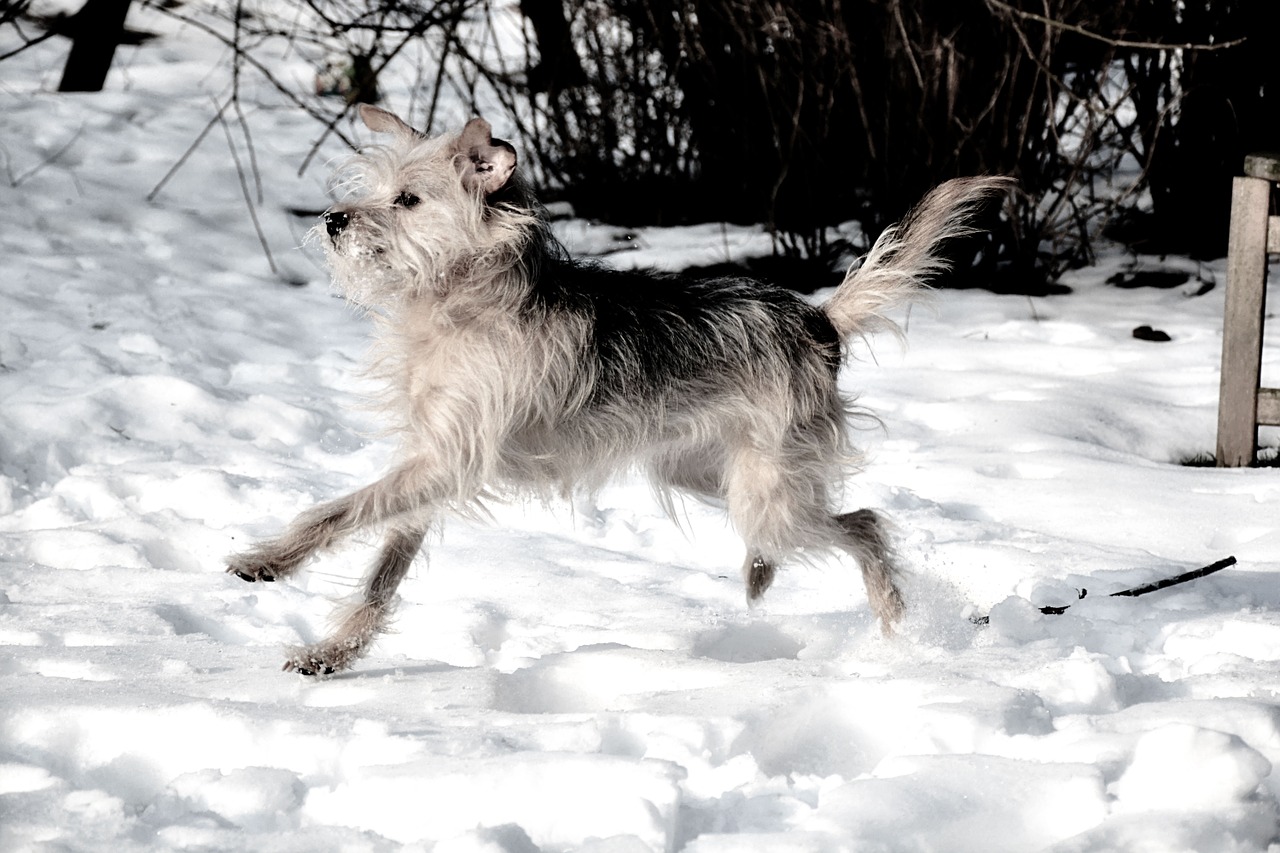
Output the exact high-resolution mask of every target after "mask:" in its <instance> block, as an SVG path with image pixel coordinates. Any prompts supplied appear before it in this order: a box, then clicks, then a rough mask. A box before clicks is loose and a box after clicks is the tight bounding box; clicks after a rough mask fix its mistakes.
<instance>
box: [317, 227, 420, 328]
mask: <svg viewBox="0 0 1280 853" xmlns="http://www.w3.org/2000/svg"><path fill="white" fill-rule="evenodd" d="M308 242H316V243H319V244H320V245H321V246H322V247H323V249H324V253H325V259H326V261H327V262H328V266H329V272H330V275H331V277H332V284H333V287H334V289H335V290H336V291H337V292H338V293H339V294H341V295H342V297H343V298H344V299H346V300H347V301H348V302H351V303H352V304H354V305H356V306H358V307H360V308H364V309H378V308H387V307H391V306H393V305H396V304H398V303H400V302H402V301H403V300H404V299H405V298H407V297H409V296H412V295H413V294H414V293H415V292H416V291H417V289H418V288H417V287H415V281H416V279H417V278H418V276H417V275H415V272H414V270H413V269H412V268H410V267H407V266H404V265H403V264H402V263H399V262H402V261H403V260H404V258H403V256H402V255H399V254H396V253H394V252H392V251H390V250H389V248H388V247H387V246H386V244H385V241H384V239H383V238H382V237H380V236H379V234H378V232H377V229H373V228H369V227H367V226H364V225H363V224H355V223H353V224H352V225H351V226H349V227H348V228H346V229H344V230H343V231H342V232H341V233H339V234H337V235H334V236H330V235H329V234H328V233H327V229H326V228H325V226H324V225H323V224H321V225H317V226H316V227H315V228H313V229H311V231H310V232H309V234H308Z"/></svg>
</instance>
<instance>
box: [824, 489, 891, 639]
mask: <svg viewBox="0 0 1280 853" xmlns="http://www.w3.org/2000/svg"><path fill="white" fill-rule="evenodd" d="M835 520H836V523H837V524H838V525H839V526H840V529H841V533H842V535H841V537H840V539H839V542H838V544H839V545H840V547H841V548H843V549H844V550H846V551H848V552H849V554H851V555H852V556H853V558H854V559H855V560H857V561H858V565H859V566H860V567H861V568H862V581H863V583H864V584H865V585H866V588H867V600H868V601H870V603H871V611H872V612H873V613H875V615H876V616H877V617H878V618H879V619H880V629H881V630H882V631H884V633H886V634H891V633H892V632H893V623H894V622H895V621H897V619H898V617H900V616H901V615H902V608H903V603H902V593H901V591H900V590H899V589H898V584H897V577H896V576H897V568H896V567H895V566H894V561H893V553H892V547H891V545H890V540H889V533H888V531H887V530H886V527H885V521H884V519H882V518H881V517H880V516H879V514H877V513H876V512H874V511H873V510H869V509H860V510H858V511H857V512H849V513H845V514H843V515H838V516H836V518H835Z"/></svg>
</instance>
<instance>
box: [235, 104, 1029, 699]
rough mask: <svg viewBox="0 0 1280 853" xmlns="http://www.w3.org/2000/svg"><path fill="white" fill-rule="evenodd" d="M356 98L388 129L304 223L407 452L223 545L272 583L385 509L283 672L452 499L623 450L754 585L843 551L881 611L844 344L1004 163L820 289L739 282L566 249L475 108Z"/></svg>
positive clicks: (585, 467) (618, 458) (370, 608)
mask: <svg viewBox="0 0 1280 853" xmlns="http://www.w3.org/2000/svg"><path fill="white" fill-rule="evenodd" d="M360 115H361V117H362V118H363V120H364V122H365V124H366V125H368V127H369V128H370V129H371V130H373V131H376V132H380V133H384V134H387V135H388V136H389V137H390V141H389V143H388V144H387V145H385V146H378V147H374V148H371V149H369V150H367V151H365V152H364V153H363V154H361V155H360V156H358V157H356V158H354V160H353V161H352V163H351V165H350V167H349V168H348V169H347V170H345V172H342V173H340V175H342V179H341V180H339V182H338V185H339V186H341V187H343V188H345V189H346V190H348V192H349V194H354V195H355V200H354V201H349V202H344V203H341V204H337V205H335V206H334V207H333V208H332V209H330V210H329V212H328V213H326V214H325V215H324V218H323V222H322V224H320V225H317V226H316V229H314V231H313V235H314V236H316V237H317V238H318V239H320V240H321V241H323V243H324V247H325V250H326V254H327V256H328V260H329V263H330V265H331V267H332V271H333V277H334V281H335V282H336V284H337V286H338V287H339V288H340V289H341V290H342V291H343V293H344V295H345V296H346V297H347V298H348V299H350V300H351V301H352V302H354V303H355V304H357V305H358V306H361V307H362V308H364V309H366V310H367V311H368V312H369V313H370V314H371V316H372V317H373V318H374V320H375V321H376V323H377V325H378V330H379V335H378V338H377V341H378V342H377V345H376V347H375V354H376V358H375V360H374V363H373V367H372V370H373V372H374V373H375V375H376V376H377V377H378V378H379V379H380V380H382V381H383V383H384V384H385V387H386V396H385V400H384V401H383V402H384V405H385V409H386V413H387V415H388V416H389V418H390V420H391V421H392V424H393V426H394V429H395V430H396V432H397V433H398V434H399V436H400V438H401V442H402V449H401V452H400V455H399V457H398V462H397V463H396V465H395V466H394V467H393V468H392V469H391V470H390V472H388V473H387V474H386V476H384V477H383V478H382V479H380V480H378V481H377V482H375V483H373V484H372V485H369V486H366V487H365V488H363V489H360V490H359V491H356V492H353V493H352V494H350V495H347V496H346V497H343V498H339V499H337V500H334V501H331V502H329V503H325V504H321V505H319V506H317V507H315V508H314V509H312V510H310V511H308V512H305V513H303V514H302V515H301V516H299V517H298V518H297V519H296V520H295V521H294V522H293V523H292V524H290V525H289V527H288V528H287V529H286V530H285V532H284V533H283V534H282V535H281V536H279V537H278V538H276V539H272V540H269V541H266V542H263V543H261V544H259V545H257V546H256V547H255V548H253V549H252V550H250V551H248V552H246V553H243V554H240V555H238V556H235V557H233V558H232V559H231V560H230V561H229V568H228V571H229V572H232V573H234V574H236V575H239V576H240V577H241V578H243V579H245V580H247V581H273V580H277V579H279V578H286V577H288V576H290V575H292V574H293V573H294V572H296V571H298V569H299V568H300V567H301V566H302V565H303V564H304V563H306V562H307V560H308V559H309V558H311V557H312V556H313V555H314V554H316V552H318V551H320V550H321V549H324V548H326V547H328V546H330V545H333V544H334V543H335V542H337V541H338V540H339V539H341V538H342V537H345V536H347V535H348V534H350V533H352V532H353V531H356V530H358V529H361V528H365V527H368V526H371V525H379V526H382V527H385V528H386V530H387V532H386V534H385V535H386V539H385V542H384V544H383V546H382V551H381V553H380V555H379V557H378V559H377V562H376V563H375V564H374V565H373V567H372V569H371V570H370V572H369V573H368V575H367V576H366V578H365V580H364V584H363V594H362V595H361V597H360V599H359V600H358V601H357V602H356V603H354V604H353V605H351V606H350V608H349V609H347V610H345V611H344V612H343V613H342V614H341V621H340V623H339V624H338V627H337V629H336V630H335V631H334V633H333V634H332V635H331V636H330V637H328V638H327V639H325V640H323V641H321V642H319V643H316V644H314V645H311V646H307V647H304V648H297V649H294V650H292V651H291V653H290V656H289V659H288V661H287V662H286V663H285V666H284V668H285V669H286V670H292V671H294V672H299V673H303V674H305V675H328V674H330V673H334V672H337V671H340V670H343V669H346V668H348V667H350V666H351V665H352V663H353V662H354V661H356V660H357V659H358V658H360V657H361V656H362V655H364V654H365V653H366V652H367V651H368V650H369V647H370V645H371V644H372V642H373V641H374V639H375V638H376V636H377V635H378V633H379V632H381V631H383V630H384V629H385V628H386V626H387V623H388V620H389V617H390V614H391V610H392V606H393V604H394V598H395V593H396V588H397V587H398V586H399V584H400V582H401V580H403V578H404V576H405V574H406V572H407V571H408V569H409V565H410V563H411V562H412V561H413V558H414V556H415V555H416V554H417V553H418V551H419V549H420V548H421V547H422V543H423V538H424V536H425V534H426V531H427V530H428V528H429V527H430V525H431V524H432V522H433V519H435V518H436V517H437V516H438V514H439V513H440V512H441V511H444V510H452V511H462V512H465V511H467V510H468V509H471V510H474V509H476V508H477V507H478V506H479V504H480V501H481V500H482V499H484V498H491V497H497V498H503V497H512V496H516V495H534V496H539V497H546V498H551V497H555V496H560V495H566V494H568V493H569V492H571V491H572V490H574V489H587V490H591V489H596V488H599V487H600V486H602V485H603V484H604V483H605V482H606V481H607V480H608V479H609V478H610V477H611V476H612V475H615V474H617V473H618V472H620V471H623V470H627V469H629V468H636V469H639V470H641V471H643V472H644V473H645V474H647V475H648V477H649V479H650V480H651V481H652V483H653V486H654V488H655V490H656V492H657V494H658V495H659V497H660V499H661V500H662V501H663V504H664V506H666V507H667V508H668V509H670V506H671V501H672V494H673V492H674V491H678V492H682V493H688V494H691V495H694V496H696V497H699V498H705V499H708V500H710V501H714V502H719V503H722V504H723V505H724V506H725V507H726V508H727V510H728V513H729V517H730V518H731V520H732V521H733V524H734V526H735V528H736V529H737V531H738V533H739V534H740V535H741V536H742V538H743V539H744V540H745V542H746V546H747V548H746V561H745V563H744V564H743V569H742V572H743V576H744V580H745V582H746V592H747V598H748V599H749V600H751V601H754V600H756V599H758V598H759V597H760V596H761V595H762V594H763V593H764V592H765V590H766V589H768V588H769V585H770V584H771V583H772V582H773V579H774V573H775V570H776V567H777V566H778V565H779V563H781V562H782V561H783V560H785V559H787V558H788V557H790V556H793V555H795V554H796V553H797V552H798V551H799V550H801V549H812V548H826V547H836V548H840V549H843V550H845V551H847V552H848V553H849V554H850V555H852V556H853V558H854V559H855V560H856V561H857V562H858V565H859V566H860V567H861V569H862V576H863V579H864V581H865V583H866V588H867V595H868V598H869V599H870V603H871V609H872V611H873V612H874V614H875V615H876V616H877V617H878V618H879V619H880V622H881V625H882V628H883V629H884V630H885V631H886V632H888V631H889V630H890V627H891V625H892V624H893V622H894V620H895V619H897V618H898V617H899V616H900V615H901V612H902V607H903V602H902V596H901V593H900V592H899V589H898V585H897V582H896V578H895V575H896V570H895V567H894V564H893V560H892V553H891V548H890V542H889V538H888V535H887V531H886V526H885V523H884V522H883V521H882V520H881V518H880V517H879V516H878V515H877V514H876V513H875V512H873V511H872V510H868V509H863V510H858V511H857V512H849V513H836V512H834V506H833V502H832V494H833V491H834V490H835V488H836V487H837V486H838V485H839V484H841V483H842V481H843V480H844V478H845V476H846V475H847V474H848V473H850V472H851V471H852V470H853V468H854V467H855V466H856V464H857V463H858V461H859V457H858V455H857V453H856V452H855V451H854V449H853V447H852V446H851V444H850V441H849V437H848V429H849V424H848V420H849V416H850V414H851V411H850V408H849V404H848V403H847V401H846V400H844V399H843V398H842V397H841V395H840V393H839V392H838V390H837V388H836V374H837V371H838V370H839V368H840V364H841V360H842V343H841V342H842V341H843V340H845V339H848V338H850V337H851V336H855V335H865V334H867V333H869V332H872V331H875V330H878V329H882V328H890V327H892V326H893V324H892V323H891V322H890V321H889V320H887V319H886V317H885V315H884V312H885V311H886V310H887V309H888V308H890V307H891V306H893V305H894V304H896V303H899V302H902V301H903V300H905V299H907V298H909V297H910V296H911V295H912V294H913V293H914V292H916V291H917V289H918V288H920V287H921V286H922V284H924V283H925V282H926V281H927V280H928V279H929V278H931V277H932V276H934V275H936V274H937V273H939V272H940V271H942V270H944V269H945V268H946V262H945V260H944V259H943V258H942V256H941V255H940V254H939V249H940V247H941V245H942V244H943V243H944V242H946V241H948V240H950V239H952V238H956V237H959V236H962V235H965V234H969V233H972V230H973V228H972V225H971V222H972V217H973V215H974V213H975V212H976V210H977V209H978V208H979V207H980V206H981V205H982V204H983V202H985V201H987V200H988V199H989V198H991V197H992V196H994V195H996V194H997V193H999V192H1001V191H1003V190H1005V189H1006V188H1007V186H1008V182H1007V181H1006V180H1005V179H1001V178H970V179H960V180H953V181H950V182H949V183H946V184H944V185H942V186H941V187H939V188H937V189H936V190H934V191H933V192H932V193H930V194H929V195H928V196H927V197H926V198H925V199H924V201H923V202H922V203H921V204H920V206H919V207H918V208H917V209H916V210H915V211H913V212H912V214H911V215H910V216H909V218H908V219H907V220H905V221H904V222H903V223H902V224H900V225H899V226H898V227H895V228H891V229H889V230H888V231H886V232H885V234H884V235H883V236H881V237H880V239H879V240H878V241H877V242H876V244H875V246H874V247H873V248H872V250H871V252H870V253H869V254H868V255H867V256H866V258H865V259H864V260H863V263H862V264H861V266H860V267H858V268H856V269H852V270H851V271H850V272H849V274H848V275H847V276H846V278H845V280H844V282H843V283H842V284H841V285H840V287H839V288H838V289H837V290H836V291H835V293H834V294H833V295H832V296H831V298H830V299H829V300H828V301H827V302H826V303H825V304H823V305H822V306H821V307H815V306H813V305H811V304H809V303H808V302H805V301H804V300H803V299H801V298H800V297H798V296H796V295H794V294H793V293H791V292H790V291H787V290H783V289H781V288H778V287H774V286H771V285H768V284H764V283H761V282H758V281H753V280H750V279H745V278H721V279H715V280H703V279H693V278H688V277H683V276H680V275H672V274H665V273H653V272H626V271H617V270H611V269H606V268H604V267H602V266H598V265H596V264H593V263H590V262H586V261H580V260H575V259H572V258H570V257H569V255H568V253H567V252H566V250H565V248H564V247H563V246H562V245H561V244H560V243H559V242H558V241H557V240H556V238H555V237H554V236H553V235H552V233H551V229H550V227H549V226H548V224H547V221H546V219H545V217H544V216H543V215H542V213H541V209H540V207H539V205H538V203H537V202H536V200H535V199H534V197H533V195H532V194H531V193H530V191H529V189H528V187H527V185H526V184H525V183H524V181H523V180H522V179H521V177H520V175H519V174H518V173H517V172H516V152H515V149H514V148H513V147H512V146H511V145H510V144H508V143H506V142H504V141H502V140H498V139H493V138H492V137H491V136H490V127H489V124H488V123H487V122H485V121H484V120H483V119H473V120H472V121H471V122H469V123H468V124H467V126H466V127H465V128H464V129H463V130H462V132H461V134H459V135H457V136H443V137H436V138H426V137H424V136H423V135H421V134H419V133H417V132H415V131H414V130H413V128H411V127H410V126H409V125H407V124H406V123H405V122H403V121H402V120H401V119H399V118H397V117H396V116H394V115H392V114H391V113H389V112H386V111H384V110H380V109H377V108H374V107H368V106H362V107H361V108H360Z"/></svg>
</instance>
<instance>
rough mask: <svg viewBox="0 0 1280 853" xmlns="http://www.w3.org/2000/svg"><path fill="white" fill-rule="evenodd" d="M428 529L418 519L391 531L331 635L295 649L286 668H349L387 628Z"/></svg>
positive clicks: (312, 671)
mask: <svg viewBox="0 0 1280 853" xmlns="http://www.w3.org/2000/svg"><path fill="white" fill-rule="evenodd" d="M426 530H427V526H426V524H425V523H422V522H418V523H417V524H416V525H413V526H403V527H398V528H396V529H394V530H392V531H391V532H390V534H389V535H388V536H387V540H386V543H385V544H384V545H383V548H382V553H381V554H380V555H379V557H378V562H377V563H375V564H374V567H373V569H372V571H370V572H369V574H368V576H367V577H366V578H365V585H364V591H363V593H362V595H361V598H360V600H359V601H357V602H356V603H355V604H353V605H352V606H351V607H350V608H349V609H348V610H346V611H345V612H343V613H342V614H341V617H340V619H341V621H340V622H339V625H338V628H337V630H335V631H334V632H333V634H332V635H330V636H329V637H327V638H326V639H324V640H322V641H320V642H319V643H315V644H314V645H310V646H303V647H300V648H296V649H293V650H292V651H291V653H290V655H289V659H288V660H287V661H285V664H284V669H285V671H286V672H297V673H301V674H302V675H331V674H332V673H335V672H340V671H341V670H344V669H347V668H348V667H350V666H351V664H353V663H354V662H355V661H356V660H358V659H359V658H360V657H362V656H363V655H364V654H365V653H366V652H367V651H368V650H369V646H370V645H371V644H372V642H373V640H374V639H375V638H376V637H377V635H378V634H380V633H382V632H383V631H385V630H386V627H387V622H388V620H389V619H390V616H391V610H392V606H393V604H394V602H395V594H396V588H397V587H399V586H400V581H402V580H404V576H405V575H406V574H407V573H408V571H409V566H410V565H411V564H412V563H413V558H414V556H415V555H417V553H418V550H419V549H420V548H421V547H422V539H423V537H424V536H425V535H426Z"/></svg>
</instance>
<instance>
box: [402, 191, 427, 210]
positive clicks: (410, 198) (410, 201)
mask: <svg viewBox="0 0 1280 853" xmlns="http://www.w3.org/2000/svg"><path fill="white" fill-rule="evenodd" d="M421 201H422V199H420V198H418V197H417V196H416V195H414V194H413V193H409V192H405V193H400V195H398V196H396V204H398V205H399V206H400V207H417V206H418V203H419V202H421Z"/></svg>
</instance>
